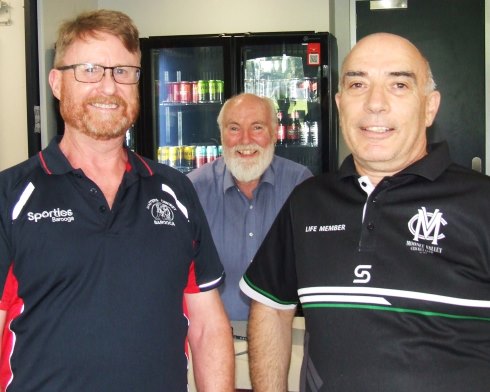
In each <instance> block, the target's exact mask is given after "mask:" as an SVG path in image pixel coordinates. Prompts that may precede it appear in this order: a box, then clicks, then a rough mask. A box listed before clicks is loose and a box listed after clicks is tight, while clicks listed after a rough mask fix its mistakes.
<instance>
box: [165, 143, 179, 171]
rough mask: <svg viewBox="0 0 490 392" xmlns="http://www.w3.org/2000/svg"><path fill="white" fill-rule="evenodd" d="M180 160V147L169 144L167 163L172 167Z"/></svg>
mask: <svg viewBox="0 0 490 392" xmlns="http://www.w3.org/2000/svg"><path fill="white" fill-rule="evenodd" d="M181 161H182V148H181V147H180V146H170V147H169V148H168V164H169V165H170V166H172V167H178V166H180V165H181Z"/></svg>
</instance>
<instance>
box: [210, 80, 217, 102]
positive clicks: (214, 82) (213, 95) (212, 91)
mask: <svg viewBox="0 0 490 392" xmlns="http://www.w3.org/2000/svg"><path fill="white" fill-rule="evenodd" d="M208 91H209V102H216V101H217V100H218V81H217V80H210V81H209V82H208Z"/></svg>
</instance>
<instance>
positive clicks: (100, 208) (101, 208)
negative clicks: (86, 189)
mask: <svg viewBox="0 0 490 392" xmlns="http://www.w3.org/2000/svg"><path fill="white" fill-rule="evenodd" d="M99 211H100V212H102V213H104V212H106V211H107V207H106V206H100V207H99Z"/></svg>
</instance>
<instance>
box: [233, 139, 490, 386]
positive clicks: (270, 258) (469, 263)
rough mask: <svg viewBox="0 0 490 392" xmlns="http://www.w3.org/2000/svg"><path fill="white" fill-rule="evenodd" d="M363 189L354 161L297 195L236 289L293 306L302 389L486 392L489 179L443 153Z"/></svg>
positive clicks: (489, 380) (489, 359) (440, 148)
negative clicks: (300, 318) (300, 336)
mask: <svg viewBox="0 0 490 392" xmlns="http://www.w3.org/2000/svg"><path fill="white" fill-rule="evenodd" d="M366 189H368V187H367V186H366V185H364V187H363V186H362V184H360V183H359V175H358V174H357V173H356V171H355V167H354V162H353V160H352V157H349V158H348V159H347V160H346V161H345V162H344V163H343V165H342V167H341V169H340V171H339V172H338V173H327V174H324V175H321V176H318V177H316V178H313V179H308V180H306V181H305V182H304V183H303V184H301V185H299V186H298V187H297V188H296V189H295V190H294V191H293V193H292V195H291V197H290V198H289V199H288V201H287V202H286V204H285V205H284V207H283V208H282V210H281V212H280V213H279V215H278V217H277V219H276V220H275V222H274V223H273V225H272V227H271V230H270V231H269V233H268V234H267V236H266V238H265V240H264V242H263V243H262V245H261V247H260V248H259V250H258V252H257V254H256V256H255V258H254V260H253V262H252V264H251V265H250V267H249V268H248V270H247V271H246V273H245V275H244V278H243V279H242V281H241V282H240V287H241V288H242V290H243V291H244V292H245V293H246V294H248V295H249V296H250V297H252V298H253V299H255V300H257V301H259V302H262V303H265V304H267V305H269V306H271V307H274V308H277V309H294V307H295V305H296V304H297V303H298V302H301V305H302V309H303V312H304V316H305V326H306V334H305V356H304V360H303V368H302V377H301V388H300V390H301V391H303V392H305V391H308V392H310V391H315V392H324V391H363V392H385V391H386V392H388V391H389V392H391V391H397V392H412V391H427V392H429V391H430V392H460V391H472V392H486V391H488V389H489V385H490V339H489V336H490V179H489V178H488V177H487V176H484V175H481V174H480V173H477V172H475V171H472V170H469V169H466V168H463V167H461V166H459V165H456V164H454V163H452V162H451V160H450V157H449V153H448V148H447V145H446V144H440V145H435V146H432V147H431V150H430V152H429V154H428V155H427V156H425V157H424V158H422V159H421V160H420V161H418V162H416V163H414V164H413V165H411V166H409V167H407V168H406V169H404V170H403V171H401V172H399V173H397V174H395V175H393V176H391V177H386V178H384V179H383V180H382V181H381V182H380V183H379V184H377V186H376V187H375V188H374V189H372V190H371V191H370V192H369V191H368V192H366Z"/></svg>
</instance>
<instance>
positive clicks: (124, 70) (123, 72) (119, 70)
mask: <svg viewBox="0 0 490 392" xmlns="http://www.w3.org/2000/svg"><path fill="white" fill-rule="evenodd" d="M114 74H115V75H117V76H119V77H120V78H127V77H128V76H129V74H130V68H128V67H115V68H114Z"/></svg>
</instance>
